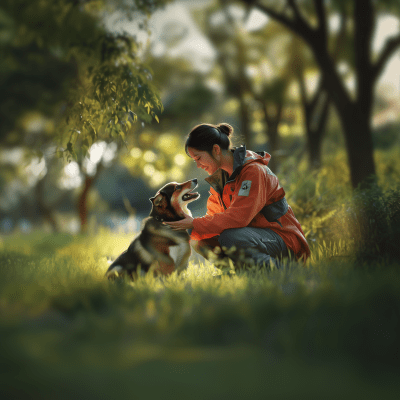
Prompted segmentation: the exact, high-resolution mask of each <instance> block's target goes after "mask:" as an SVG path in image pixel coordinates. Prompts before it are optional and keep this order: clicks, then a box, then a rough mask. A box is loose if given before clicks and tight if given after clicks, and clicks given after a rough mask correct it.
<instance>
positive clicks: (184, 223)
mask: <svg viewBox="0 0 400 400" xmlns="http://www.w3.org/2000/svg"><path fill="white" fill-rule="evenodd" d="M184 216H185V218H184V219H182V220H180V221H173V222H172V221H171V222H170V221H168V222H167V221H165V222H163V224H165V225H169V226H170V227H171V228H172V229H173V230H175V231H179V230H182V229H193V218H192V217H191V216H190V215H187V214H184Z"/></svg>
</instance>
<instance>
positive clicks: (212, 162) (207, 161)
mask: <svg viewBox="0 0 400 400" xmlns="http://www.w3.org/2000/svg"><path fill="white" fill-rule="evenodd" d="M187 151H188V153H189V156H190V157H191V158H192V159H193V160H194V162H195V163H196V166H197V168H201V169H204V171H206V172H207V173H208V175H212V174H213V173H214V172H215V171H216V170H217V169H218V168H220V165H219V162H218V161H217V160H216V159H215V158H214V157H212V156H211V155H210V154H209V153H207V152H206V151H204V150H203V151H201V150H196V149H194V148H193V147H188V149H187Z"/></svg>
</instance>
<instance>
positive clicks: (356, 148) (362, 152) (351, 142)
mask: <svg viewBox="0 0 400 400" xmlns="http://www.w3.org/2000/svg"><path fill="white" fill-rule="evenodd" d="M354 109H356V107H353V110H354ZM369 117H370V114H368V113H365V114H364V112H363V109H362V108H360V111H358V112H357V111H354V112H351V111H350V112H348V114H347V115H345V116H342V118H341V120H342V125H343V130H344V134H345V138H346V149H347V154H348V161H349V166H350V178H351V183H352V185H353V187H354V188H357V187H358V186H361V187H367V186H368V182H370V181H371V179H374V176H375V162H374V156H373V154H374V148H373V143H372V131H371V127H370V124H369Z"/></svg>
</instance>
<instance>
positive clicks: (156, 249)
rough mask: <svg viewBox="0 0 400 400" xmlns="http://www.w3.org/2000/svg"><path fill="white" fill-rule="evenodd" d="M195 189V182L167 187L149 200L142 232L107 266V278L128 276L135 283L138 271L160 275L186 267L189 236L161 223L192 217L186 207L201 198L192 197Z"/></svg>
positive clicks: (174, 183) (195, 180)
mask: <svg viewBox="0 0 400 400" xmlns="http://www.w3.org/2000/svg"><path fill="white" fill-rule="evenodd" d="M196 187H197V179H192V180H190V181H187V182H185V183H176V182H172V183H168V184H167V185H165V186H164V187H162V188H161V189H160V190H159V191H158V192H157V193H156V195H155V196H154V197H152V198H151V199H150V201H151V202H152V205H153V206H152V209H151V212H150V215H149V217H148V218H146V220H145V222H144V226H143V229H142V231H141V232H140V234H139V236H138V237H137V238H136V239H135V240H134V241H133V242H132V243H131V244H130V246H129V247H128V249H127V250H126V251H124V252H123V253H122V254H121V255H119V256H118V257H117V259H116V260H115V261H114V262H113V263H112V264H111V265H110V267H109V268H108V270H107V272H106V277H107V278H115V277H118V276H122V275H125V274H127V275H128V276H130V277H131V278H132V279H135V278H136V277H137V273H138V267H140V271H141V272H142V273H146V272H148V271H149V270H152V271H153V272H154V273H155V274H163V275H169V274H170V273H172V272H173V271H175V270H177V271H178V272H180V271H182V270H183V269H185V268H186V267H187V265H188V260H189V257H190V252H191V250H190V244H189V234H188V233H187V231H186V230H182V231H174V230H172V229H171V228H170V227H169V226H167V225H164V224H163V221H179V220H181V219H183V218H184V216H183V214H184V213H186V214H189V215H191V213H190V211H189V209H188V208H187V205H188V204H189V203H190V202H192V201H194V200H197V199H198V198H199V197H200V195H199V193H192V190H194V189H195V188H196Z"/></svg>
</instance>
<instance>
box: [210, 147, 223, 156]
mask: <svg viewBox="0 0 400 400" xmlns="http://www.w3.org/2000/svg"><path fill="white" fill-rule="evenodd" d="M212 153H213V156H214V157H215V156H219V155H221V147H219V145H217V144H214V146H213V148H212Z"/></svg>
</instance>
